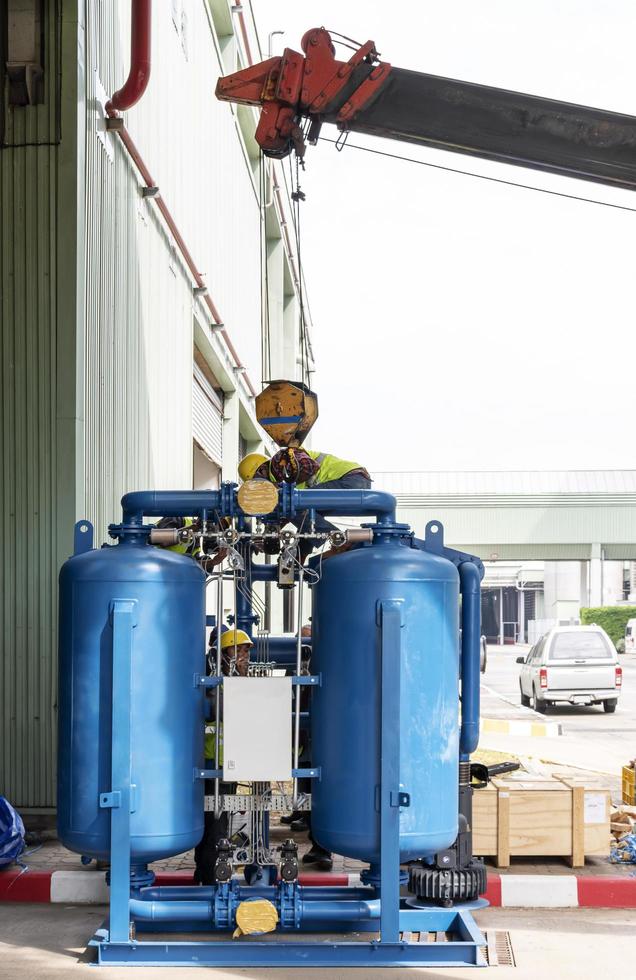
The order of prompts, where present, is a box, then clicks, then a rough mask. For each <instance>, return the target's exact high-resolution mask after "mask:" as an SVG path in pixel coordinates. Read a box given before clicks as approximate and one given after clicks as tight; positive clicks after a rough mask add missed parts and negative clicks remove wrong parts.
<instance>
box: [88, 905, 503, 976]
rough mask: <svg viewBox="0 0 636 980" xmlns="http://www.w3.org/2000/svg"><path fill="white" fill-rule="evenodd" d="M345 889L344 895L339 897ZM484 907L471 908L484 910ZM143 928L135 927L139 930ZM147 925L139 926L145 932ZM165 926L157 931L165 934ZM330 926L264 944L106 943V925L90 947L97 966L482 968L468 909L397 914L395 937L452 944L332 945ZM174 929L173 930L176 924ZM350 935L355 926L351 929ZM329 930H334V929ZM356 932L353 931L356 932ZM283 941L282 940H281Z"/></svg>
mask: <svg viewBox="0 0 636 980" xmlns="http://www.w3.org/2000/svg"><path fill="white" fill-rule="evenodd" d="M345 892H346V889H343V893H345ZM485 904H486V903H485V902H476V903H472V905H471V906H470V908H474V907H475V906H476V905H485ZM141 925H142V924H141V923H139V926H141ZM147 925H150V924H149V923H144V926H147ZM166 925H167V924H166V923H161V924H160V925H159V926H158V928H159V930H160V931H161V933H166V932H167V928H166ZM202 925H203V927H204V928H205V924H203V923H201V922H181V923H179V924H178V932H179V933H180V934H184V933H190V932H198V931H200V930H201V927H202ZM331 925H332V924H331V923H327V922H325V923H324V925H323V926H321V936H320V938H319V937H316V938H315V939H305V938H304V937H303V938H300V936H299V934H298V933H295V934H294V935H295V936H298V938H297V939H294V940H291V941H290V940H289V939H288V938H287V937H288V934H286V933H285V934H281V933H270V934H269V938H268V939H262V940H255V939H254V938H253V937H252V938H250V939H248V940H247V941H245V940H236V939H234V940H232V939H229V938H226V937H229V935H230V934H229V933H219V934H218V935H219V938H218V939H211V940H205V941H198V940H197V941H194V942H192V941H191V942H183V941H178V940H176V939H175V940H173V939H164V940H162V941H160V942H159V941H147V940H143V941H140V942H139V941H137V940H131V941H129V942H127V943H118V942H110V941H109V939H108V927H107V925H106V924H105V925H104V926H103V927H102V928H101V929H98V931H97V932H96V933H95V935H94V936H93V938H92V940H91V941H90V944H89V945H90V946H93V947H95V948H96V950H97V964H98V965H99V966H112V965H117V966H210V967H214V966H215V967H218V966H226V967H247V966H258V967H299V966H302V967H320V966H322V967H325V966H334V967H338V966H339V967H368V968H370V969H371V968H373V967H389V966H438V967H439V966H448V967H451V966H486V961H485V959H484V957H483V954H482V952H481V947H482V946H483V945H485V941H484V939H483V937H482V934H481V932H480V930H479V928H478V926H477V925H476V923H475V921H474V919H473V917H472V914H471V911H470V909H469V908H468V907H465V908H462V907H456V908H451V909H443V908H436V907H431V908H426V909H407V908H404V909H401V910H400V912H399V928H400V933H406V932H420V933H429V932H430V933H437V932H444V933H451V934H453V935H455V936H457V939H453V940H450V941H448V942H439V943H438V942H426V941H424V942H419V943H417V942H410V941H406V940H402V939H399V938H398V941H397V942H395V943H387V942H380V941H379V940H377V939H373V940H372V941H371V942H369V941H367V940H360V941H356V942H350V941H346V940H345V941H334V940H333V938H332V936H331V935H326V933H327V934H328V933H329V932H330V926H331ZM175 927H176V924H175ZM351 927H352V928H353V929H354V930H355V927H356V924H355V923H351ZM334 928H337V926H335V924H334ZM368 928H369V922H368V921H360V923H359V924H358V930H359V931H360V932H362V931H363V930H365V929H368ZM358 930H356V931H358ZM153 931H154V930H153ZM283 936H284V938H283Z"/></svg>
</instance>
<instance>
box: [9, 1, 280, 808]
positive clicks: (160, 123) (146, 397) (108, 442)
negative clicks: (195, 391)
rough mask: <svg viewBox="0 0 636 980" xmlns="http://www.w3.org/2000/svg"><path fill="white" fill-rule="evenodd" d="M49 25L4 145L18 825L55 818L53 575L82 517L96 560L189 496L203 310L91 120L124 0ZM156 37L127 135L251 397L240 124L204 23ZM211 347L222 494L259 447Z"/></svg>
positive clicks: (103, 89)
mask: <svg viewBox="0 0 636 980" xmlns="http://www.w3.org/2000/svg"><path fill="white" fill-rule="evenodd" d="M217 6H218V4H217ZM43 7H44V10H45V15H46V16H45V38H46V50H45V65H46V74H45V85H46V102H45V104H44V105H43V106H42V107H38V108H29V109H25V110H19V111H18V112H16V113H15V114H14V118H13V122H12V125H10V126H9V127H7V129H6V132H5V134H4V135H5V142H9V143H15V142H17V143H19V144H20V146H19V147H18V148H15V147H14V148H11V147H9V148H6V149H3V150H2V152H1V153H0V194H1V197H0V206H1V208H2V241H1V245H0V248H1V271H0V275H1V280H0V286H1V287H2V301H1V308H2V339H3V355H4V356H3V366H2V371H3V390H2V423H1V427H2V435H1V438H2V450H3V474H2V478H1V479H2V487H1V493H2V499H1V501H0V503H1V506H2V516H3V531H4V538H3V549H2V554H3V558H2V564H3V581H2V596H1V597H0V610H1V613H0V615H1V616H2V622H1V623H0V629H1V630H2V633H1V635H2V640H3V648H4V649H3V660H2V670H3V674H2V682H1V688H2V690H1V695H0V697H1V699H2V700H1V701H0V707H1V710H2V726H3V728H2V734H1V736H0V761H1V765H2V769H1V770H0V791H2V792H5V793H6V794H7V795H8V796H9V797H10V798H11V799H12V800H13V801H14V802H15V803H16V804H18V805H19V806H22V807H51V806H54V804H55V769H56V765H55V743H56V716H55V700H56V686H57V685H56V605H57V573H58V570H59V566H60V564H61V562H62V561H63V560H64V559H65V558H66V557H67V556H68V554H69V552H70V550H71V546H72V545H71V542H72V529H73V522H74V521H75V520H76V519H78V518H79V517H87V518H89V519H90V520H91V521H92V522H93V523H94V525H95V529H96V539H97V543H99V542H100V541H102V540H104V539H105V537H106V528H107V525H108V523H109V522H111V521H113V520H118V519H119V517H120V510H119V498H120V496H121V494H122V493H124V492H125V491H127V490H133V489H137V488H141V487H155V488H166V487H175V486H181V487H189V486H192V478H193V473H192V467H193V463H192V409H193V405H192V378H193V367H192V364H193V313H194V312H196V311H195V306H196V310H199V306H200V300H195V301H193V294H192V282H191V279H190V275H189V273H188V272H187V271H186V270H185V269H184V267H183V265H182V263H181V260H180V258H179V255H178V253H177V251H176V248H175V246H174V242H173V241H172V240H171V237H170V234H169V233H168V232H167V230H166V228H165V226H164V225H163V222H162V219H161V218H160V216H159V215H158V212H157V211H156V208H155V205H154V204H153V203H152V202H151V201H148V200H144V199H143V198H142V196H141V192H140V182H139V178H138V175H137V172H136V170H135V168H134V165H133V163H132V161H131V160H130V158H129V157H128V155H127V154H126V152H125V150H124V148H123V146H122V145H121V143H120V141H119V139H118V137H117V136H116V135H115V134H113V133H107V132H106V131H105V127H104V118H103V105H104V103H105V101H106V99H107V98H108V96H109V95H110V94H111V93H112V92H113V91H114V90H115V89H116V88H118V87H119V86H120V85H121V84H122V83H123V81H124V80H125V77H126V74H127V72H128V66H129V51H130V0H100V2H99V3H97V2H95V3H93V2H88V0H85V2H82V0H51V2H50V3H45V4H43ZM228 18H229V24H230V25H231V24H232V18H231V15H229V13H228ZM152 29H153V47H152V56H153V69H152V74H151V81H150V85H149V87H148V90H147V92H146V94H145V96H144V97H143V99H142V101H141V102H140V104H139V105H138V106H137V107H135V108H134V109H132V110H131V111H130V112H128V113H126V114H125V121H126V125H127V128H128V130H129V132H130V134H131V136H132V138H133V139H134V141H135V142H136V144H137V145H138V147H139V149H140V151H141V154H142V156H143V157H144V159H145V161H146V163H147V164H148V166H149V168H150V170H151V172H152V173H153V175H154V177H155V179H156V181H157V183H158V184H159V186H160V189H161V192H162V195H163V197H164V198H165V200H166V202H167V204H168V206H169V208H170V210H171V211H172V213H173V215H174V217H175V220H176V223H177V225H178V227H179V229H180V231H181V232H182V234H183V237H184V239H185V241H186V242H187V245H188V247H189V248H190V250H191V252H192V255H193V256H194V259H195V261H196V262H197V264H198V267H199V269H200V270H201V271H202V273H203V274H205V276H206V282H207V284H208V286H209V289H210V292H211V294H212V296H213V298H214V301H215V303H216V304H217V307H218V308H219V310H220V312H221V315H222V317H223V320H224V322H225V324H226V327H227V329H228V331H229V334H230V336H231V338H232V341H233V343H234V345H235V346H236V349H237V351H238V353H239V355H240V357H241V359H242V361H243V363H244V364H245V365H246V367H247V369H248V371H249V373H250V375H251V378H252V381H253V382H254V383H255V385H258V383H259V382H260V380H261V370H260V367H261V365H260V301H261V291H260V220H259V218H260V212H259V203H258V199H257V193H256V182H255V180H254V162H253V160H250V158H249V156H248V154H247V153H246V149H245V142H244V140H243V137H242V135H241V128H240V126H239V117H238V115H237V113H236V112H235V111H234V109H233V108H231V107H229V106H228V105H226V104H221V103H219V102H217V101H216V100H215V99H214V87H215V84H216V80H217V77H218V75H219V73H220V70H221V59H220V52H219V46H218V41H217V39H216V36H215V34H214V31H213V26H212V19H211V16H210V8H209V6H208V4H207V2H206V0H183V2H181V0H174V2H171V3H161V4H155V5H154V9H153V28H152ZM226 50H227V48H226ZM235 50H236V48H235V47H234V51H235ZM60 51H62V54H60ZM56 85H59V86H60V91H59V92H58V90H57V89H56ZM246 111H248V112H249V110H246ZM20 113H21V115H20ZM60 140H61V142H60ZM23 144H41V145H29V146H24V145H23ZM196 304H199V305H196ZM199 312H200V310H199ZM287 326H288V324H287V323H286V328H287ZM199 332H200V333H201V328H199ZM296 332H297V331H296ZM210 336H211V335H210ZM215 344H216V348H215V351H216V353H214V351H213V354H214V356H216V357H217V358H218V369H219V371H221V372H222V374H219V378H220V380H221V381H222V384H223V388H224V390H225V392H226V396H227V397H226V400H225V405H226V409H227V411H226V413H225V414H226V417H225V418H224V422H223V437H224V441H225V443H226V445H225V446H224V451H225V464H226V467H227V474H228V475H230V476H231V475H232V473H233V472H234V471H235V469H236V461H237V454H238V437H239V425H240V424H242V425H245V424H246V423H245V419H250V418H251V419H252V421H250V422H249V425H250V426H251V428H250V432H254V431H255V428H254V422H253V410H252V409H251V408H250V406H249V405H248V404H247V402H246V400H245V398H244V396H243V394H237V389H238V391H239V392H240V391H241V388H242V382H239V380H238V375H237V373H236V372H234V370H233V362H232V361H231V359H230V357H229V355H228V354H227V351H226V350H225V349H224V348H223V346H222V343H221V341H219V339H218V337H217V338H215V339H214V340H212V339H210V350H212V348H213V347H214V345H215ZM209 353H210V352H209V351H208V354H209ZM206 356H207V355H206ZM210 356H212V354H210ZM214 369H215V371H216V370H217V368H216V367H215V368H214ZM223 372H224V373H223ZM239 414H240V417H241V419H242V421H241V422H239Z"/></svg>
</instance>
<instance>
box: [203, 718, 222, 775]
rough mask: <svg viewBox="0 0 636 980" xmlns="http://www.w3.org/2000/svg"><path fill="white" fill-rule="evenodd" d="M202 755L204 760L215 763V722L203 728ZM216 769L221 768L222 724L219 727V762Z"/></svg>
mask: <svg viewBox="0 0 636 980" xmlns="http://www.w3.org/2000/svg"><path fill="white" fill-rule="evenodd" d="M204 754H205V758H206V759H212V760H213V762H216V722H214V721H213V722H212V723H211V724H209V725H206V726H205V742H204ZM215 768H216V769H222V768H223V722H221V723H220V725H219V760H218V764H217V765H216V766H215Z"/></svg>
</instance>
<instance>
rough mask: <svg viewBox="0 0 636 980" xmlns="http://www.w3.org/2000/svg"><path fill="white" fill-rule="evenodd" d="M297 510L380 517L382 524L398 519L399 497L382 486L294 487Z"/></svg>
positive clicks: (346, 515) (293, 498)
mask: <svg viewBox="0 0 636 980" xmlns="http://www.w3.org/2000/svg"><path fill="white" fill-rule="evenodd" d="M292 503H293V507H294V509H295V510H296V511H299V510H318V511H320V513H321V514H328V515H330V516H332V517H358V516H359V517H363V516H366V515H369V516H371V517H376V518H377V521H378V524H394V523H395V497H394V496H393V495H392V494H390V493H385V492H384V491H382V490H320V488H318V487H314V488H312V489H311V490H294V491H293V493H292Z"/></svg>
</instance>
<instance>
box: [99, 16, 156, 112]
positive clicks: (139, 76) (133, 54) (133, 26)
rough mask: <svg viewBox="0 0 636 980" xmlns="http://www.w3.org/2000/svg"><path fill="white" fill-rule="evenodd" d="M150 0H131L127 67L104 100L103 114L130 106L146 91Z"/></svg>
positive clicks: (148, 71)
mask: <svg viewBox="0 0 636 980" xmlns="http://www.w3.org/2000/svg"><path fill="white" fill-rule="evenodd" d="M151 24H152V0H131V3H130V71H129V72H128V78H127V79H126V81H125V82H124V84H123V85H122V87H121V88H119V89H117V91H116V92H115V94H114V95H113V96H112V98H111V99H110V100H109V101H108V102H107V103H106V114H107V115H109V116H115V115H117V111H118V110H119V111H120V112H124V111H125V110H126V109H130V108H132V106H134V105H135V103H136V102H139V100H140V98H141V97H142V95H143V94H144V92H145V91H146V86H147V85H148V81H149V79H150V47H151Z"/></svg>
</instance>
